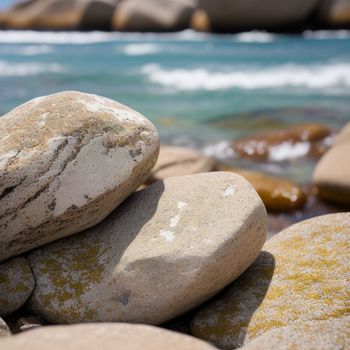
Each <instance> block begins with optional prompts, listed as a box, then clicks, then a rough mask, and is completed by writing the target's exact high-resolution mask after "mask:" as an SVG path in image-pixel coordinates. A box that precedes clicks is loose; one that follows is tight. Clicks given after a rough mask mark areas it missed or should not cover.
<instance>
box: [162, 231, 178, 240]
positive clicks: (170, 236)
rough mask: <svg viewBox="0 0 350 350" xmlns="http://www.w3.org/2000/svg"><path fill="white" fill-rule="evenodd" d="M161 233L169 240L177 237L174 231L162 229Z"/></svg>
mask: <svg viewBox="0 0 350 350" xmlns="http://www.w3.org/2000/svg"><path fill="white" fill-rule="evenodd" d="M160 235H161V236H162V237H164V238H165V240H166V241H167V242H171V241H173V240H174V239H175V236H174V233H173V232H171V231H167V230H160Z"/></svg>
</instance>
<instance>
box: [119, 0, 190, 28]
mask: <svg viewBox="0 0 350 350" xmlns="http://www.w3.org/2000/svg"><path fill="white" fill-rule="evenodd" d="M194 6H195V0H147V1H143V0H127V1H123V2H121V3H120V5H119V6H118V8H117V10H116V11H115V14H114V16H113V20H112V25H113V28H114V29H116V30H120V31H137V32H147V31H149V32H163V31H177V30H184V29H187V28H188V27H189V23H190V20H191V17H192V14H193V12H194Z"/></svg>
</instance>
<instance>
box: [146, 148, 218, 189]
mask: <svg viewBox="0 0 350 350" xmlns="http://www.w3.org/2000/svg"><path fill="white" fill-rule="evenodd" d="M214 164H215V161H214V159H212V158H209V157H206V156H204V155H202V154H200V153H199V152H197V151H195V150H191V149H188V148H183V147H174V146H166V145H161V147H160V151H159V157H158V160H157V163H156V165H155V166H154V168H153V170H152V173H151V176H150V178H149V179H148V183H153V182H155V181H158V180H164V179H166V178H168V177H173V176H184V175H193V174H199V173H206V172H209V171H212V170H213V169H214Z"/></svg>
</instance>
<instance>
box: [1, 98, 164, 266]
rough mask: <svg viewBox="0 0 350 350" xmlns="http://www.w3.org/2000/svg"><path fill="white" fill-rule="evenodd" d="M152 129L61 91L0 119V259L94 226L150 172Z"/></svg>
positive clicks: (102, 102) (121, 111) (128, 112)
mask: <svg viewBox="0 0 350 350" xmlns="http://www.w3.org/2000/svg"><path fill="white" fill-rule="evenodd" d="M158 147H159V141H158V135H157V131H156V130H155V128H154V126H153V125H152V124H151V122H149V121H148V120H147V119H146V118H144V117H143V116H142V115H140V114H138V113H137V112H135V111H133V110H132V109H130V108H128V107H126V106H124V105H122V104H119V103H117V102H115V101H112V100H109V99H106V98H103V97H99V96H96V95H90V94H85V93H80V92H61V93H57V94H54V95H49V96H46V97H40V98H36V99H34V100H32V101H29V102H27V103H25V104H23V105H21V106H19V107H17V108H15V109H14V110H12V111H11V112H9V113H8V114H6V115H4V116H3V117H1V118H0V180H1V181H0V261H1V260H4V259H6V258H8V257H11V256H14V255H17V254H20V253H22V252H25V251H27V250H30V249H32V248H35V247H38V246H40V245H43V244H45V243H48V242H51V241H53V240H55V239H58V238H61V237H64V236H68V235H71V234H73V233H76V232H79V231H82V230H84V229H86V228H88V227H90V226H94V225H96V224H97V223H98V222H100V221H101V220H102V219H103V218H105V217H106V216H107V215H108V214H109V213H110V212H111V211H112V210H113V209H114V208H115V207H117V206H118V205H119V204H120V203H121V202H122V201H123V200H124V199H125V198H126V197H127V196H128V195H129V194H130V193H131V192H133V191H134V190H135V189H136V188H137V187H138V186H139V185H140V184H141V183H143V182H144V180H145V179H146V178H147V177H148V176H149V173H150V171H151V169H152V168H153V166H154V164H155V162H156V160H157V157H158Z"/></svg>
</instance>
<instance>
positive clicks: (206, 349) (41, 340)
mask: <svg viewBox="0 0 350 350" xmlns="http://www.w3.org/2000/svg"><path fill="white" fill-rule="evenodd" d="M0 348H1V349H6V350H23V349H27V350H47V349H50V350H62V349H65V350H77V349H84V350H97V349H104V350H116V349H118V350H140V349H143V350H164V349H169V350H214V349H215V348H214V347H213V346H211V345H209V344H207V343H205V342H203V341H201V340H199V339H196V338H194V337H191V336H188V335H183V334H179V333H175V332H171V331H168V330H165V329H162V328H158V327H153V326H146V325H135V324H133V325H132V324H126V323H98V324H94V323H92V324H84V325H73V326H49V327H43V328H40V329H36V330H32V331H30V332H25V333H22V334H19V335H16V336H14V337H10V338H6V339H5V338H4V339H2V340H0Z"/></svg>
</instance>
